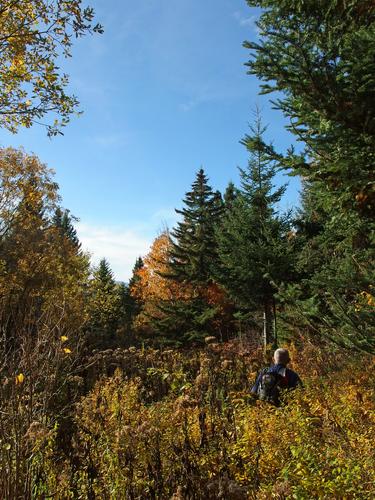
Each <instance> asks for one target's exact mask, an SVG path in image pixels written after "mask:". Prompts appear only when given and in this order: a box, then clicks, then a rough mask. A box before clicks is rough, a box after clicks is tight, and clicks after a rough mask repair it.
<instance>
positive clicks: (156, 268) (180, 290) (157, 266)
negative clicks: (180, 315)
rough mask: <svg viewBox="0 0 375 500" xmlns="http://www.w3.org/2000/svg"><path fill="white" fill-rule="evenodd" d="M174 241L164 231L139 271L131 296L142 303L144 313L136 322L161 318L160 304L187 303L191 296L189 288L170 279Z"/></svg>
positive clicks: (141, 322) (154, 243)
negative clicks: (170, 258)
mask: <svg viewBox="0 0 375 500" xmlns="http://www.w3.org/2000/svg"><path fill="white" fill-rule="evenodd" d="M171 244H172V242H171V239H170V236H169V233H168V231H164V232H163V233H161V234H160V236H158V237H157V238H156V239H155V241H154V242H153V244H152V246H151V249H150V252H149V253H148V254H147V255H146V257H145V258H144V259H143V263H144V265H143V267H142V268H141V269H139V270H138V271H137V276H138V278H139V279H138V280H135V283H134V285H133V287H132V288H131V294H132V295H133V297H136V298H137V299H139V300H140V301H141V302H142V303H143V310H142V312H141V314H140V315H139V317H138V320H137V323H138V324H144V323H146V322H147V316H149V315H152V316H157V317H160V315H161V312H160V311H159V309H158V308H157V304H158V303H159V302H160V301H175V300H184V299H185V300H186V299H189V298H190V297H191V296H192V293H193V290H192V287H191V286H190V285H187V284H182V283H178V282H177V281H175V280H172V279H170V278H167V277H166V276H165V275H167V274H168V272H169V250H170V248H171Z"/></svg>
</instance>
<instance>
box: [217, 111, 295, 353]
mask: <svg viewBox="0 0 375 500" xmlns="http://www.w3.org/2000/svg"><path fill="white" fill-rule="evenodd" d="M251 132H252V135H246V136H245V138H244V139H243V141H242V144H243V145H244V146H245V147H246V148H247V150H248V151H249V153H250V159H249V162H248V167H247V169H240V175H241V189H240V190H239V192H238V195H237V197H236V198H235V200H234V201H233V205H232V208H231V209H230V210H227V211H226V213H225V215H224V217H223V221H222V224H221V226H220V228H219V230H218V231H217V240H218V245H219V255H220V260H221V266H220V267H219V268H218V280H219V281H220V282H221V284H222V285H223V286H224V287H225V288H226V289H227V290H228V292H229V293H230V295H231V297H232V298H233V299H234V300H235V301H236V302H237V304H238V305H239V307H240V308H242V309H244V310H245V311H246V310H253V311H254V310H258V309H259V308H261V309H263V311H264V315H265V332H264V333H265V342H266V343H267V344H268V343H270V342H271V341H272V340H275V339H273V338H272V310H273V307H274V300H275V293H276V291H277V284H279V283H280V282H281V281H282V280H284V279H287V278H288V273H289V270H290V258H289V253H290V251H289V248H288V243H287V238H286V234H287V231H288V229H289V218H288V216H283V217H282V216H279V215H278V214H277V212H276V208H275V207H276V204H277V203H278V202H279V201H280V199H281V197H282V195H283V193H284V191H285V187H280V188H278V189H275V188H274V186H273V179H274V176H275V174H276V164H275V162H270V161H269V158H268V155H266V154H265V153H264V152H263V149H262V144H263V140H262V136H263V134H264V132H265V128H264V127H262V125H261V121H260V117H259V115H258V116H257V119H256V123H255V126H254V127H251Z"/></svg>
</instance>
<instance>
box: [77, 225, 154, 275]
mask: <svg viewBox="0 0 375 500" xmlns="http://www.w3.org/2000/svg"><path fill="white" fill-rule="evenodd" d="M77 233H78V237H79V239H80V241H81V243H82V247H83V249H84V250H85V251H88V252H89V253H90V254H91V256H92V262H93V264H98V262H99V261H100V260H101V259H103V258H106V259H107V260H108V261H109V263H110V266H111V269H112V270H113V272H114V274H115V277H116V279H117V280H120V281H128V280H129V278H130V277H131V273H132V269H133V266H134V263H135V260H136V259H137V257H139V256H144V255H145V254H146V253H147V252H148V250H149V248H150V245H151V240H150V239H149V238H147V237H145V236H144V235H142V234H140V233H138V232H137V231H136V230H134V229H124V228H121V227H105V226H100V225H90V224H84V223H82V222H79V223H78V224H77Z"/></svg>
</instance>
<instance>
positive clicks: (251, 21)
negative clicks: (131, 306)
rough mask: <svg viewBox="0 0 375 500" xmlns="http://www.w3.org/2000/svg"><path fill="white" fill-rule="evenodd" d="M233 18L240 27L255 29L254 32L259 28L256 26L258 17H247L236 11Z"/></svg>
mask: <svg viewBox="0 0 375 500" xmlns="http://www.w3.org/2000/svg"><path fill="white" fill-rule="evenodd" d="M233 17H234V18H235V19H236V20H237V22H238V24H239V25H240V26H243V27H250V28H253V29H254V30H256V29H257V26H256V24H255V23H256V21H257V19H258V17H257V16H249V17H246V16H244V15H243V14H242V13H241V12H240V11H239V10H236V12H234V13H233Z"/></svg>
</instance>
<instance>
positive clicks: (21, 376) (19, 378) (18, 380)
mask: <svg viewBox="0 0 375 500" xmlns="http://www.w3.org/2000/svg"><path fill="white" fill-rule="evenodd" d="M24 380H25V376H24V374H23V373H19V374H18V375H16V384H17V385H20V384H22V383H23V381H24Z"/></svg>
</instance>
